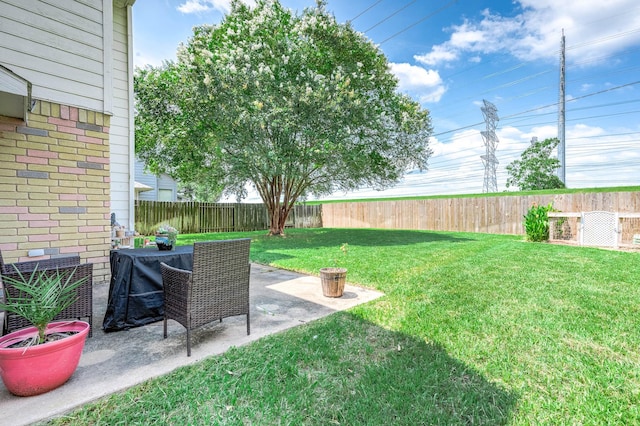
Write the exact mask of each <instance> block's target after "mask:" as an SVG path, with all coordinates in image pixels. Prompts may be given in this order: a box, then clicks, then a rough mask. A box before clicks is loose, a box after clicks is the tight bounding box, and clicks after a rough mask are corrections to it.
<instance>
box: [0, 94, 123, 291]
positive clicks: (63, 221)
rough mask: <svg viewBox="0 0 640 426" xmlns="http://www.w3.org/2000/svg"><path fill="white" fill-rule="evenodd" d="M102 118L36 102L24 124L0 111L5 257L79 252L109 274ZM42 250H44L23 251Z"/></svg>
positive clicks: (0, 224) (0, 233)
mask: <svg viewBox="0 0 640 426" xmlns="http://www.w3.org/2000/svg"><path fill="white" fill-rule="evenodd" d="M109 120H110V117H109V116H107V115H105V114H102V113H96V112H95V111H89V110H86V109H81V108H76V107H70V106H68V105H60V104H57V103H52V102H46V101H38V102H37V103H36V106H35V109H34V110H33V112H31V113H29V114H28V122H29V125H28V126H25V123H24V122H22V121H21V120H17V119H11V118H7V117H1V116H0V241H1V243H0V249H1V250H2V254H3V257H4V260H5V261H6V262H14V261H23V260H39V259H45V258H50V257H56V256H63V255H69V254H79V255H80V257H81V259H82V261H83V263H84V262H90V263H93V264H94V282H103V281H106V280H107V279H108V275H109V258H108V254H109V244H110V241H111V240H110V236H111V233H110V222H109V209H108V206H109ZM36 249H42V250H43V251H44V256H37V257H29V256H28V253H29V251H30V250H36Z"/></svg>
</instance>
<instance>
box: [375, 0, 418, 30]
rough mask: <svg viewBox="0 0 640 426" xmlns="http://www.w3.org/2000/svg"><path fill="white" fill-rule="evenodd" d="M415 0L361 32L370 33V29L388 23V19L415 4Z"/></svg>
mask: <svg viewBox="0 0 640 426" xmlns="http://www.w3.org/2000/svg"><path fill="white" fill-rule="evenodd" d="M416 1H417V0H413V1H410V2H409V3H407V4H405V5H404V6H402V7H401V8H400V9H398V10H396V11H395V12H393V13H392V14H391V15H389V16H387V17H386V18H384V19H383V20H382V21H379V22H378V23H376V24H375V25H373V26H371V27H369V28H367V29H366V30H364V31H363V33H367V32H369V31H371V30H372V29H374V28H375V27H377V26H378V25H380V24H382V23H383V22H386V21H388V20H389V19H391V18H392V17H394V16H395V15H397V14H398V13H400V12H402V11H403V10H405V9H406V8H407V7H409V6H411V5H412V4H413V3H415V2H416Z"/></svg>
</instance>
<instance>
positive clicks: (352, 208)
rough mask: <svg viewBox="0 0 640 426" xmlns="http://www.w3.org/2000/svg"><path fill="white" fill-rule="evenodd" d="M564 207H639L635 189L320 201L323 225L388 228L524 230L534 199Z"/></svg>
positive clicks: (632, 209)
mask: <svg viewBox="0 0 640 426" xmlns="http://www.w3.org/2000/svg"><path fill="white" fill-rule="evenodd" d="M534 203H537V204H538V205H548V204H549V203H553V207H554V208H555V209H557V210H559V211H563V212H584V211H596V210H602V211H610V212H619V213H638V212H640V192H592V193H572V194H554V195H528V196H515V195H514V196H508V195H502V196H495V197H470V198H442V199H440V198H437V199H424V200H399V201H379V202H375V201H371V202H350V203H337V204H324V205H323V206H322V224H323V226H325V227H327V228H390V229H425V230H434V231H459V232H484V233H492V234H515V235H519V234H524V228H523V216H524V215H525V214H526V213H527V210H529V208H530V207H531V206H532V205H533V204H534Z"/></svg>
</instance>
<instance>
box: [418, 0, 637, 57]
mask: <svg viewBox="0 0 640 426" xmlns="http://www.w3.org/2000/svg"><path fill="white" fill-rule="evenodd" d="M515 3H516V4H517V5H519V6H520V13H518V14H517V15H515V16H513V17H504V16H502V15H500V14H497V13H493V12H491V11H490V10H489V9H486V10H484V11H483V13H482V18H481V19H480V20H476V21H472V20H465V21H464V22H463V23H462V24H460V25H455V26H452V27H451V28H449V30H450V31H451V36H450V38H449V40H447V41H445V42H444V43H442V44H439V45H434V46H433V47H432V49H431V51H430V52H428V53H425V54H422V55H416V57H415V59H416V60H417V61H419V62H421V63H424V64H426V65H429V66H435V65H438V64H442V63H447V62H452V61H455V60H458V59H460V58H461V57H462V56H463V55H464V54H471V55H473V56H474V57H476V58H477V57H478V55H482V54H490V53H496V52H508V53H510V54H511V55H513V56H515V57H516V58H518V59H519V60H521V61H535V60H557V58H558V52H559V49H560V36H561V34H562V30H563V29H564V30H565V34H566V45H567V50H568V51H570V52H571V55H568V60H569V61H571V60H572V59H571V58H575V59H574V60H575V61H577V62H578V63H581V64H583V65H585V66H586V65H589V64H595V63H598V62H599V61H601V60H604V59H602V58H603V57H606V56H610V55H611V54H614V53H616V52H620V51H622V50H624V49H626V48H628V47H630V46H632V45H636V44H637V43H638V42H640V31H638V27H640V10H639V8H638V5H637V0H612V1H607V2H602V1H600V0H581V1H579V2H577V1H556V0H519V1H517V2H515ZM609 60H611V59H609Z"/></svg>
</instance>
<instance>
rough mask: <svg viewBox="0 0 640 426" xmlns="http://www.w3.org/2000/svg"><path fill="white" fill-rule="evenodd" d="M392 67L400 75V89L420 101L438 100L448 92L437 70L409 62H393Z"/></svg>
mask: <svg viewBox="0 0 640 426" xmlns="http://www.w3.org/2000/svg"><path fill="white" fill-rule="evenodd" d="M390 67H391V72H392V73H393V74H395V76H396V77H398V80H399V84H398V86H399V89H400V91H401V92H403V93H407V94H408V95H410V96H412V97H414V98H417V99H418V100H419V102H420V103H427V102H438V101H440V98H441V97H442V95H443V94H444V93H445V92H446V88H445V86H444V84H443V83H442V79H441V78H440V74H438V72H437V71H434V70H427V69H424V68H422V67H420V66H416V65H411V64H407V63H402V64H397V63H391V64H390Z"/></svg>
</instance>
